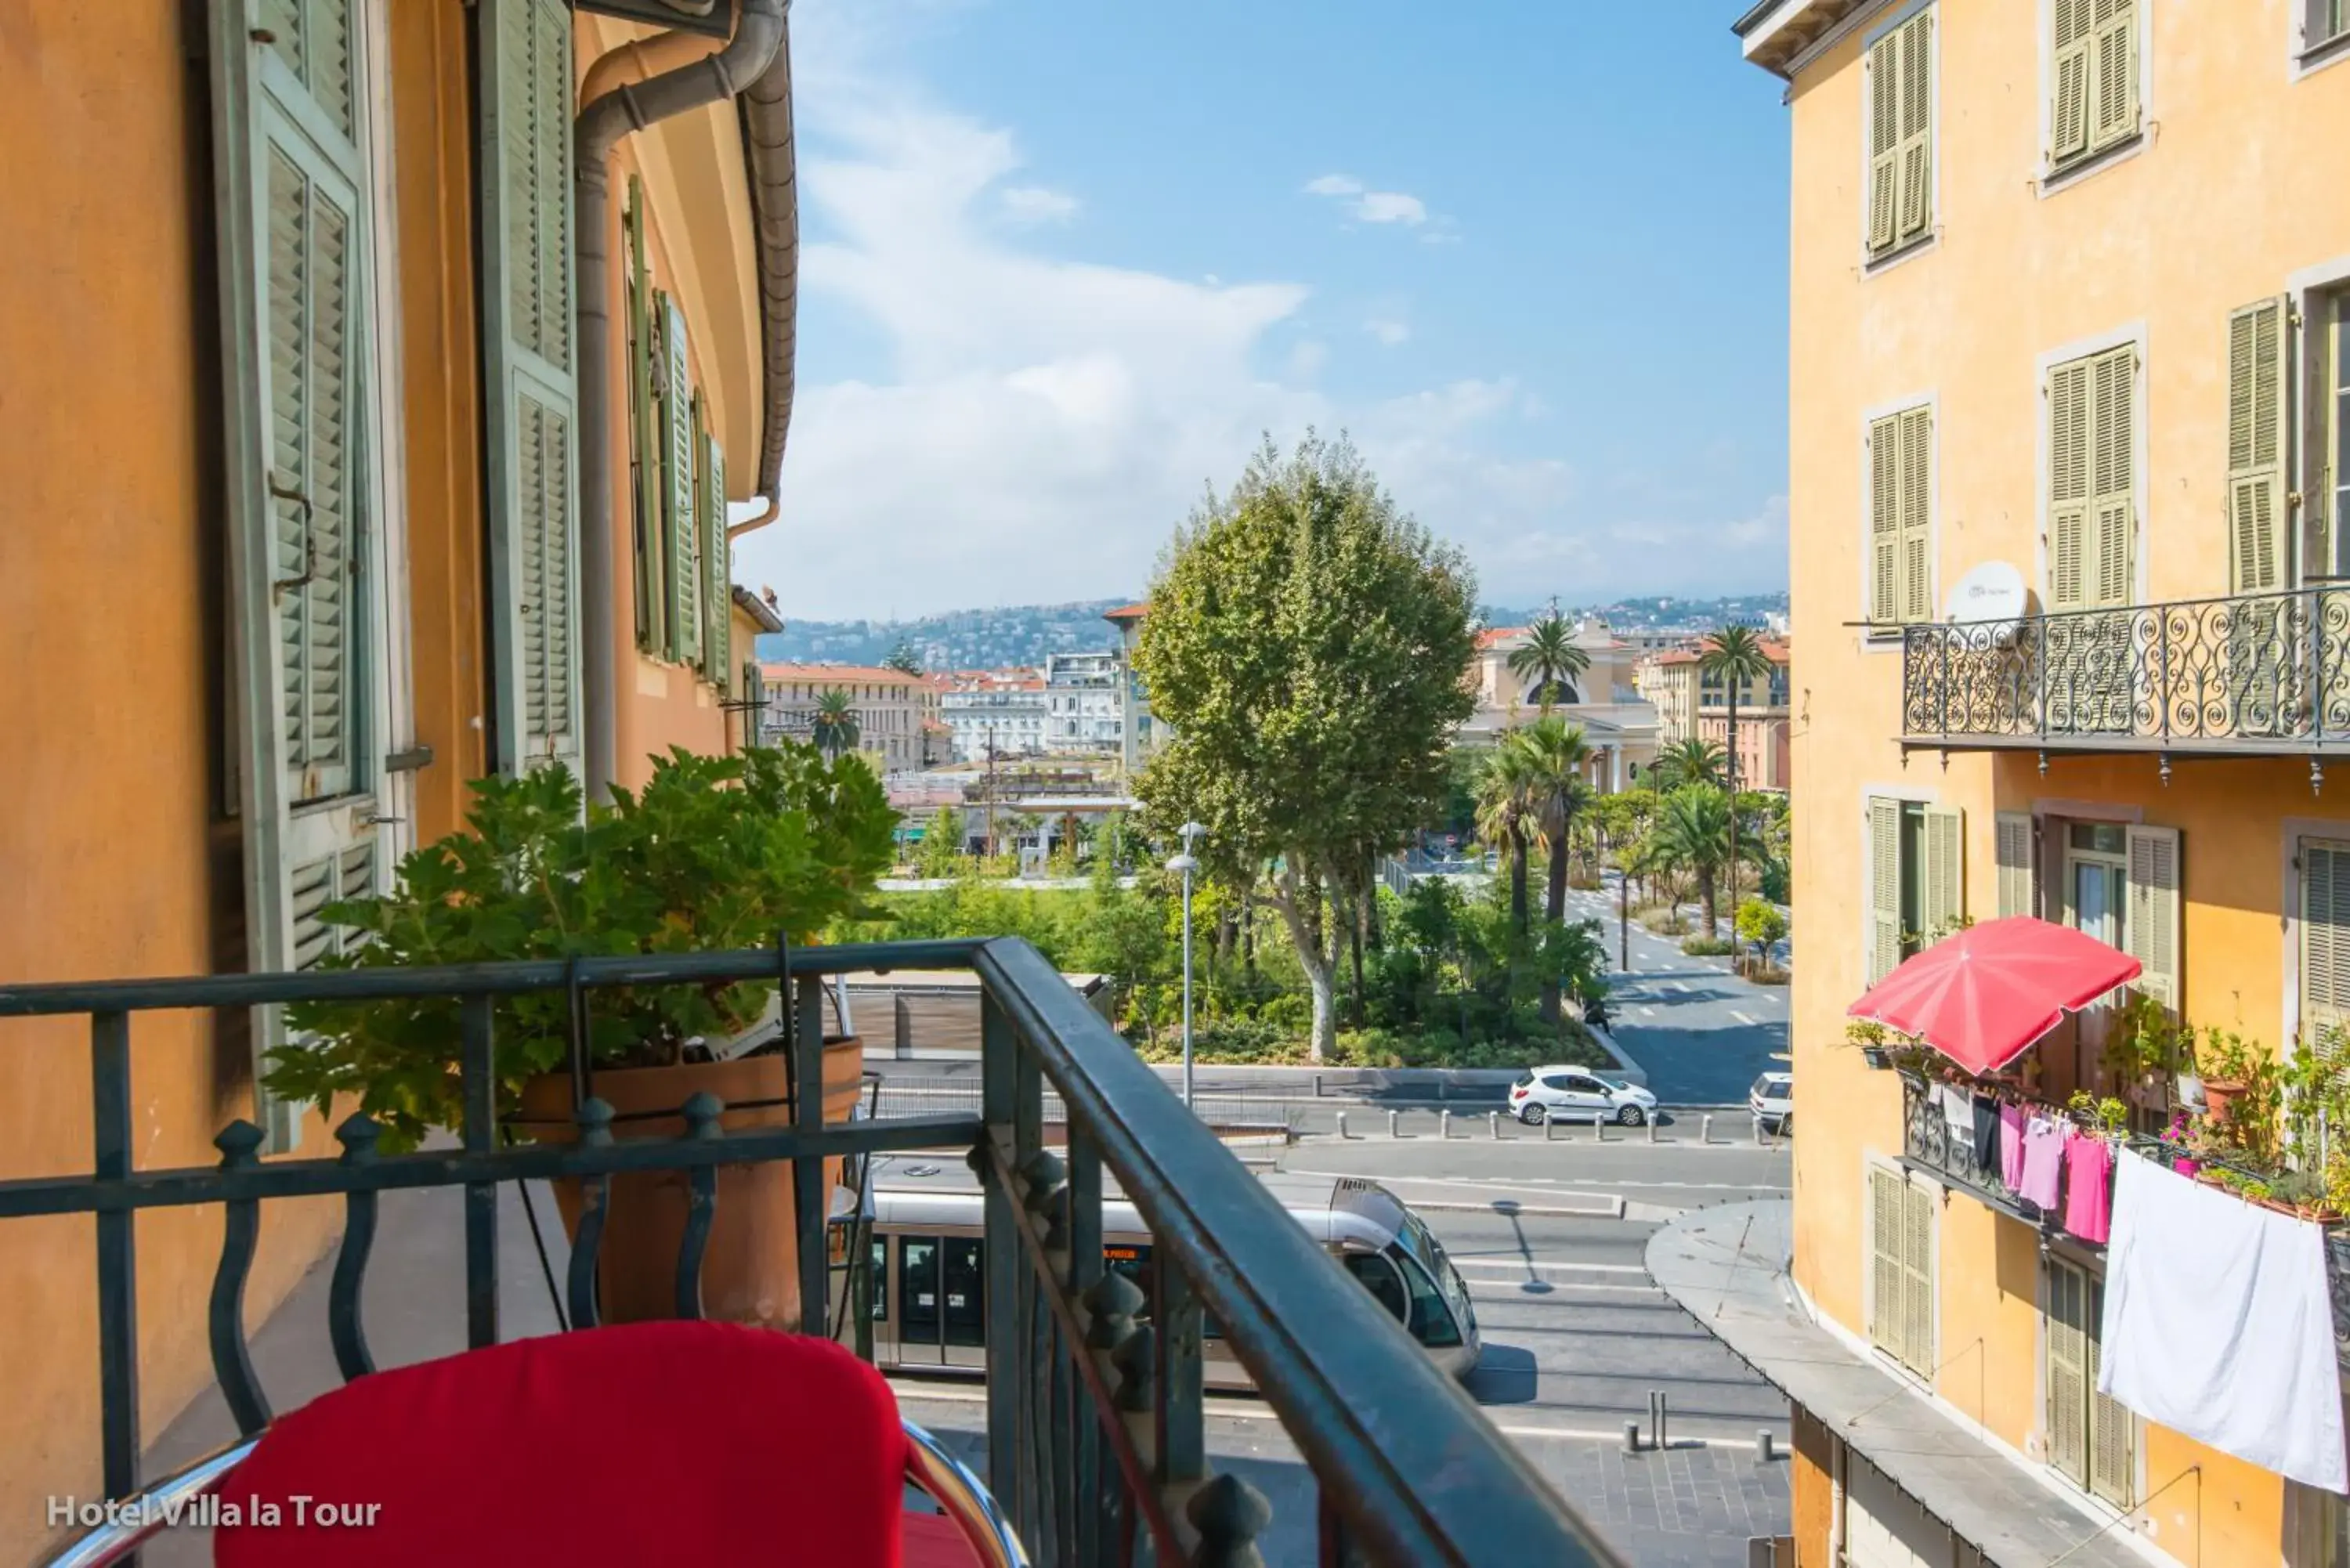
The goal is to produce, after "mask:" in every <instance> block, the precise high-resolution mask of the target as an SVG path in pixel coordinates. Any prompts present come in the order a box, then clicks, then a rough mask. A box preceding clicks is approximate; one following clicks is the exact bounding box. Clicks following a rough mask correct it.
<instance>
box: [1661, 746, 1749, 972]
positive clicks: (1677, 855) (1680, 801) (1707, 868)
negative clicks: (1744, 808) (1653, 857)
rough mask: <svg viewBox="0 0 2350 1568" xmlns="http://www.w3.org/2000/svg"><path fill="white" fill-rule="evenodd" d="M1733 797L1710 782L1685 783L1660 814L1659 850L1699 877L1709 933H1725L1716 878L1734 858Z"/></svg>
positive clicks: (1665, 804)
mask: <svg viewBox="0 0 2350 1568" xmlns="http://www.w3.org/2000/svg"><path fill="white" fill-rule="evenodd" d="M1657 849H1658V853H1659V854H1660V855H1661V856H1663V857H1665V858H1666V859H1667V860H1669V862H1671V863H1672V864H1674V865H1676V866H1679V867H1683V868H1685V869H1686V870H1687V871H1688V872H1689V874H1690V876H1692V877H1696V878H1697V893H1698V902H1699V904H1700V905H1701V906H1702V907H1703V908H1704V910H1705V934H1706V935H1707V936H1708V937H1709V938H1711V937H1715V936H1718V935H1720V934H1721V928H1720V926H1719V925H1718V924H1717V919H1718V917H1719V914H1720V910H1719V908H1718V904H1717V900H1716V898H1715V895H1714V884H1715V878H1716V877H1719V876H1720V875H1721V867H1722V865H1723V863H1724V862H1725V861H1727V860H1728V859H1729V858H1730V851H1731V810H1730V796H1729V795H1728V794H1724V793H1723V792H1722V791H1721V790H1719V789H1716V788H1714V787H1713V786H1711V785H1710V784H1683V785H1682V786H1681V787H1680V788H1679V789H1677V790H1675V791H1673V793H1672V794H1669V795H1667V796H1665V799H1664V809H1663V811H1661V812H1660V813H1659V814H1658V816H1657Z"/></svg>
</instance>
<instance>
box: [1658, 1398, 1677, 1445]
mask: <svg viewBox="0 0 2350 1568" xmlns="http://www.w3.org/2000/svg"><path fill="white" fill-rule="evenodd" d="M1672 1430H1673V1428H1672V1409H1671V1401H1670V1400H1669V1399H1668V1398H1667V1397H1666V1395H1665V1391H1664V1390H1663V1389H1661V1388H1659V1389H1658V1390H1657V1449H1658V1451H1659V1452H1662V1451H1663V1450H1665V1449H1669V1448H1671V1447H1672V1446H1673V1438H1672Z"/></svg>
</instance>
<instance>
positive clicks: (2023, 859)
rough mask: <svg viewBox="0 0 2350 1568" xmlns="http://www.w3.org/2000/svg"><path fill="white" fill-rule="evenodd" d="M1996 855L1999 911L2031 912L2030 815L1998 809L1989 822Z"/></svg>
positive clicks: (2034, 910) (2033, 910) (2004, 914)
mask: <svg viewBox="0 0 2350 1568" xmlns="http://www.w3.org/2000/svg"><path fill="white" fill-rule="evenodd" d="M1993 836H1994V837H1995V839H1996V845H1995V847H1996V849H1997V852H1998V857H1999V912H2000V914H2001V915H2002V917H2005V916H2008V915H2032V914H2037V913H2039V911H2038V910H2037V909H2034V908H2033V897H2032V818H2031V816H2030V815H2028V814H2026V813H2023V812H2016V811H2002V812H2001V813H2000V814H1999V815H1998V817H1997V819H1996V821H1995V822H1994V824H1993Z"/></svg>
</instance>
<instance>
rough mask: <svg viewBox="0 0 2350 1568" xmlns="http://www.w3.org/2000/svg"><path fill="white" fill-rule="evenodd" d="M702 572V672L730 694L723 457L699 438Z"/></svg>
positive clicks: (730, 578) (710, 439) (714, 442)
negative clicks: (705, 591)
mask: <svg viewBox="0 0 2350 1568" xmlns="http://www.w3.org/2000/svg"><path fill="white" fill-rule="evenodd" d="M702 453H703V457H704V462H703V463H702V574H703V576H705V577H707V578H708V580H709V592H710V600H709V607H708V608H707V609H706V610H705V611H704V613H703V615H702V671H703V673H704V674H706V675H708V676H709V678H710V680H711V683H712V685H715V686H717V687H718V688H719V689H720V690H721V691H728V692H730V693H731V691H732V690H733V670H734V596H733V587H734V575H733V570H732V566H733V561H732V556H733V552H732V551H731V550H730V549H729V548H728V546H727V543H726V453H725V452H724V450H723V448H721V447H720V445H719V443H718V438H717V437H716V436H713V435H711V434H709V433H707V432H704V434H703V436H702Z"/></svg>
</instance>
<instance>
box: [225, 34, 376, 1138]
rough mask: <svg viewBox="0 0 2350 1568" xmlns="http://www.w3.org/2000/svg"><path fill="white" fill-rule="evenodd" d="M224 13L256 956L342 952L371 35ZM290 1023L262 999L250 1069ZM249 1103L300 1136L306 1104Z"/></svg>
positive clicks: (368, 633)
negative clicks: (364, 136)
mask: <svg viewBox="0 0 2350 1568" xmlns="http://www.w3.org/2000/svg"><path fill="white" fill-rule="evenodd" d="M211 26H212V33H211V49H210V55H211V61H212V69H213V84H212V85H213V99H214V105H215V113H214V116H213V130H214V137H215V140H214V145H213V160H214V163H215V167H216V174H217V178H216V180H215V182H214V189H215V192H217V195H218V199H219V202H220V210H219V214H218V231H219V234H220V244H221V250H222V262H221V320H222V324H223V332H224V343H223V354H222V360H223V367H224V372H225V387H224V425H225V429H226V435H227V481H228V493H229V506H230V550H229V558H230V577H231V590H232V595H233V600H232V613H231V633H232V641H233V644H234V659H235V670H236V691H235V696H234V703H233V707H234V711H235V713H236V719H237V725H238V730H239V739H240V742H241V745H240V748H239V763H238V777H239V788H238V796H237V807H238V812H239V815H240V816H241V818H242V824H243V837H244V861H245V889H244V891H245V919H246V962H247V964H248V966H249V967H250V968H253V969H255V970H282V969H292V968H297V967H307V966H308V965H310V964H313V963H316V962H317V961H320V960H321V959H323V958H324V957H325V956H327V954H328V953H329V952H332V951H335V950H338V948H339V945H340V943H341V941H342V940H343V937H342V934H341V933H339V932H338V931H337V930H336V929H334V928H332V927H330V926H328V924H327V922H326V920H325V918H324V916H325V910H326V909H327V907H328V905H329V904H331V903H332V902H334V901H335V900H336V899H337V898H340V897H351V896H358V895H359V894H363V893H367V892H371V891H373V890H374V888H375V885H376V858H377V857H376V847H375V846H376V838H375V836H376V833H377V823H378V821H379V818H380V815H381V813H380V809H379V807H378V804H377V801H376V798H375V796H374V794H373V793H372V792H373V790H374V789H375V787H376V786H377V784H378V783H379V782H380V778H381V768H380V724H379V723H378V722H377V720H376V715H375V710H376V707H377V702H376V694H375V692H374V690H373V681H374V678H375V672H376V670H378V669H380V667H381V663H382V659H381V656H380V646H381V643H382V640H383V638H384V628H383V627H382V624H381V621H382V617H381V615H380V613H378V612H375V611H372V610H371V609H370V607H369V602H368V599H367V597H366V594H365V592H364V589H365V587H366V585H367V584H368V582H369V575H368V574H367V573H366V572H365V571H364V570H363V567H364V565H365V563H366V561H367V559H368V552H369V548H370V542H369V516H370V511H371V508H372V507H373V506H374V505H375V504H376V499H377V496H378V495H379V493H380V487H379V484H378V481H377V476H376V474H375V472H374V463H375V460H374V458H373V455H372V454H373V452H375V451H377V450H379V448H378V447H377V446H376V445H375V444H374V443H371V442H370V441H369V408H370V406H371V403H370V399H369V393H368V386H369V381H368V374H369V372H368V366H369V342H368V338H367V325H368V321H369V316H370V314H371V312H370V306H369V299H370V290H371V289H372V287H373V284H374V279H373V276H372V267H371V261H370V254H369V250H370V236H369V215H368V214H369V163H368V161H367V159H366V158H365V157H364V156H363V155H362V153H361V151H360V142H361V136H360V128H359V116H360V113H361V105H362V104H364V103H365V102H366V95H365V93H364V92H363V90H362V88H361V85H360V84H361V80H362V74H361V73H362V57H361V42H362V40H361V34H360V29H359V25H358V13H357V9H356V3H355V0H267V3H266V4H265V5H260V6H259V7H257V8H249V7H248V5H247V3H246V0H213V5H212V7H211ZM297 807H298V808H300V809H298V810H297V809H296V808H297ZM284 1039H285V1034H284V1030H283V1026H282V1022H281V1020H280V1019H279V1018H278V1017H277V1016H276V1012H275V1010H274V1009H268V1010H264V1011H263V1012H262V1015H261V1016H260V1018H259V1019H258V1020H257V1027H256V1028H255V1031H254V1043H255V1054H256V1062H255V1069H256V1074H257V1073H258V1071H259V1070H260V1068H261V1066H262V1062H261V1061H260V1060H259V1058H261V1057H263V1056H265V1054H267V1053H268V1052H269V1051H270V1050H272V1049H274V1048H276V1046H277V1045H278V1044H281V1043H282V1042H283V1041H284ZM255 1100H256V1112H257V1115H258V1117H259V1119H260V1120H261V1121H262V1123H263V1125H264V1127H265V1129H266V1131H267V1133H268V1137H269V1147H271V1148H272V1149H284V1148H288V1147H293V1145H294V1143H295V1141H296V1135H297V1133H298V1129H299V1126H300V1118H299V1107H298V1106H287V1105H283V1104H278V1103H276V1102H273V1101H272V1100H270V1098H269V1097H268V1096H266V1095H265V1094H263V1093H261V1092H260V1091H259V1090H258V1089H256V1091H255Z"/></svg>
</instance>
